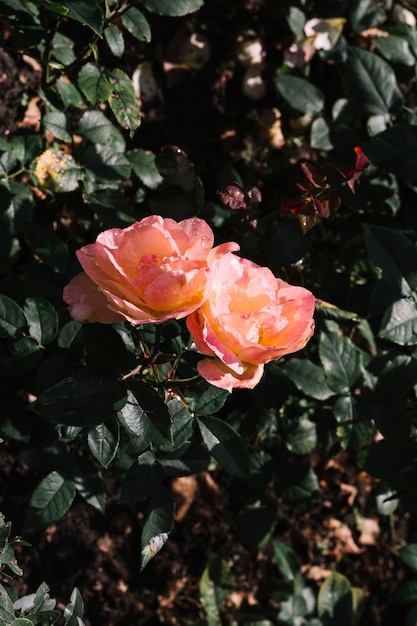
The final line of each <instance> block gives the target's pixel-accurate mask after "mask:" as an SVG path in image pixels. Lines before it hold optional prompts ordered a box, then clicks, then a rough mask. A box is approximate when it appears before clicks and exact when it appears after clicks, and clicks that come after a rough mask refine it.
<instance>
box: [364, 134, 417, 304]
mask: <svg viewBox="0 0 417 626" xmlns="http://www.w3.org/2000/svg"><path fill="white" fill-rule="evenodd" d="M416 139H417V136H416ZM363 228H364V230H365V240H366V247H367V249H368V252H369V255H370V257H371V259H372V261H373V262H374V263H375V265H377V266H378V267H379V268H380V269H381V270H382V275H383V278H385V280H388V281H390V282H392V283H394V284H395V285H397V286H398V287H399V288H400V289H401V293H402V295H404V296H409V295H410V294H411V292H412V291H414V290H417V249H416V247H415V245H414V244H412V243H411V241H410V240H409V239H407V238H406V237H404V235H402V234H401V233H398V232H396V231H395V230H392V229H390V228H383V227H382V226H371V225H369V224H367V225H364V227H363Z"/></svg>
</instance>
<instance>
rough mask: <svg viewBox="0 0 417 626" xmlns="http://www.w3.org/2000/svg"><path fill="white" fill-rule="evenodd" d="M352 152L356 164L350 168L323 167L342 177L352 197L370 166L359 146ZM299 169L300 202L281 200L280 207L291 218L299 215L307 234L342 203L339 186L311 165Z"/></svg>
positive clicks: (303, 165)
mask: <svg viewBox="0 0 417 626" xmlns="http://www.w3.org/2000/svg"><path fill="white" fill-rule="evenodd" d="M355 152H356V161H355V165H354V166H353V167H349V166H346V165H334V164H333V163H326V164H325V166H326V167H331V168H332V169H334V170H336V172H338V173H339V174H340V175H341V176H342V178H343V182H344V183H346V184H347V186H348V187H349V189H350V191H351V192H352V193H355V182H356V181H357V180H358V178H359V177H360V175H361V174H362V172H364V171H365V170H366V169H367V168H368V167H369V165H370V161H369V159H368V157H367V156H365V154H364V153H363V152H362V150H361V148H360V147H359V146H356V147H355ZM301 168H302V170H303V172H304V174H305V178H303V179H302V180H300V181H299V182H298V183H296V186H297V187H298V189H300V191H302V192H303V193H302V196H301V198H300V199H299V200H284V201H283V202H282V205H281V206H282V208H283V209H284V211H289V212H290V213H292V214H293V215H300V221H301V222H302V226H303V227H304V228H305V229H307V230H308V229H310V228H312V227H313V226H314V224H315V222H316V220H317V218H318V217H330V215H331V214H333V213H336V211H337V210H338V209H339V207H340V203H341V198H340V194H339V188H340V184H335V183H333V182H331V181H329V179H328V177H327V176H326V175H325V174H323V173H322V172H321V171H320V169H319V168H317V167H315V166H314V165H311V164H309V163H301Z"/></svg>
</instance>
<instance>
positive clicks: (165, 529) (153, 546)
mask: <svg viewBox="0 0 417 626" xmlns="http://www.w3.org/2000/svg"><path fill="white" fill-rule="evenodd" d="M174 515H175V503H174V499H173V497H172V495H171V492H169V491H168V490H167V489H166V488H165V487H159V488H158V490H157V491H156V492H155V493H154V494H153V496H152V498H151V500H150V502H149V507H148V513H147V515H146V519H145V523H144V525H143V530H142V538H141V548H142V560H141V569H143V568H144V567H145V566H146V564H147V563H149V561H150V560H151V559H153V557H154V556H155V554H157V553H158V552H159V551H160V550H161V548H162V547H163V545H164V544H165V542H166V541H167V539H168V536H169V534H170V532H171V530H172V527H173V525H174Z"/></svg>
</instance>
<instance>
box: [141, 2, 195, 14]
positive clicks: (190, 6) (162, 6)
mask: <svg viewBox="0 0 417 626" xmlns="http://www.w3.org/2000/svg"><path fill="white" fill-rule="evenodd" d="M142 4H143V6H144V7H145V8H146V9H148V11H150V12H151V13H158V14H159V15H169V16H171V17H180V16H182V15H188V13H194V11H197V10H198V9H200V8H201V7H202V6H203V4H204V0H175V2H172V0H143V2H142Z"/></svg>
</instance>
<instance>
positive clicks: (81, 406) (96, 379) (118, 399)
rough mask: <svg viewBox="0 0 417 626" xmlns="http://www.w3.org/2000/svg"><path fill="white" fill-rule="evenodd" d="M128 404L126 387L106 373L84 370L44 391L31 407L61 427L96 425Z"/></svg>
mask: <svg viewBox="0 0 417 626" xmlns="http://www.w3.org/2000/svg"><path fill="white" fill-rule="evenodd" d="M125 402H126V390H125V388H124V386H123V385H122V384H121V383H120V382H119V381H117V380H114V378H109V377H108V376H107V375H106V374H102V373H100V372H96V371H91V370H88V369H84V370H83V369H82V370H80V371H78V372H77V373H76V374H75V375H74V376H68V377H66V378H64V379H63V380H61V381H60V382H58V383H56V384H55V385H53V386H52V387H50V388H49V389H46V390H45V391H43V392H42V393H41V394H40V395H39V397H38V400H37V401H36V402H35V403H34V404H33V405H32V406H31V408H32V409H33V410H34V411H35V412H36V413H39V414H40V415H43V416H44V417H47V418H48V419H51V420H52V421H54V422H58V423H60V424H69V425H72V426H93V425H96V424H100V423H102V422H104V421H105V420H106V419H107V418H108V417H110V416H111V415H114V414H115V413H116V412H117V411H119V410H120V409H121V408H122V406H124V404H125Z"/></svg>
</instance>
